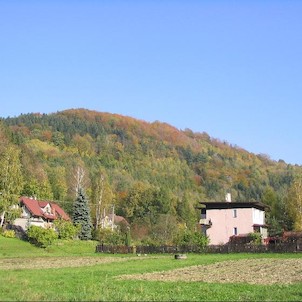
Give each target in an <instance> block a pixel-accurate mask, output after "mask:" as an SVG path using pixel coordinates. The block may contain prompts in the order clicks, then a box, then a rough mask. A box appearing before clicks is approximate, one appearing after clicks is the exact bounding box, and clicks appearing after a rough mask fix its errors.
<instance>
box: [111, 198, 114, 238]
mask: <svg viewBox="0 0 302 302" xmlns="http://www.w3.org/2000/svg"><path fill="white" fill-rule="evenodd" d="M111 223H112V224H111V230H112V232H113V227H114V204H113V205H112V219H111Z"/></svg>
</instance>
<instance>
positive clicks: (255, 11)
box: [0, 0, 302, 164]
mask: <svg viewBox="0 0 302 302" xmlns="http://www.w3.org/2000/svg"><path fill="white" fill-rule="evenodd" d="M301 16H302V1H285V0H284V1H269V0H266V1H263V0H261V1H260V0H259V1H257V0H253V1H231V0H229V1H219V0H217V1H213V0H212V1H210V0H208V1H207V0H204V1H202V0H200V1H197V0H196V1H193V0H186V1H176V0H175V1H172V0H170V1H169V0H162V1H159V0H153V1H148V0H146V1H138V0H137V1H134V0H133V1H127V0H124V1H117V0H111V1H109V0H107V1H105V0H104V1H101V0H99V1H96V0H94V1H92V0H86V1H75V0H74V1H71V0H70V1H67V0H66V1H64V0H62V1H58V0H52V1H50V0H44V1H33V0H28V1H21V0H20V1H16V0H10V1H8V0H7V1H5V0H0V37H1V39H0V62H1V65H0V101H1V109H0V116H1V117H8V116H18V115H20V114H21V113H30V112H40V113H52V112H57V111H61V110H64V109H69V108H87V109H91V110H97V111H101V112H111V113H119V114H122V115H127V116H132V117H135V118H139V119H142V120H146V121H149V122H153V121H155V120H159V121H162V122H167V123H169V124H171V125H173V126H175V127H177V128H179V129H185V128H189V129H192V130H193V131H195V132H203V131H205V132H207V133H208V134H209V135H210V136H212V137H215V138H219V139H221V140H225V141H227V142H229V143H231V144H234V145H238V146H240V147H242V148H244V149H246V150H248V151H250V152H253V153H256V154H259V153H263V154H267V155H269V156H270V157H271V158H272V159H273V160H279V159H283V160H285V161H286V162H287V163H292V164H302V153H301V150H302V140H301V130H302V119H301V112H302V98H301V97H302V91H301V90H302V35H301V33H302V18H301Z"/></svg>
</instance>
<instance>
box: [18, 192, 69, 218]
mask: <svg viewBox="0 0 302 302" xmlns="http://www.w3.org/2000/svg"><path fill="white" fill-rule="evenodd" d="M20 204H23V205H24V206H26V208H27V209H28V211H29V212H30V213H31V214H32V215H33V216H36V217H42V218H46V219H51V220H55V219H59V218H62V219H64V220H70V218H69V216H68V215H67V214H66V213H65V211H64V210H63V209H62V208H61V207H60V206H59V205H57V204H56V203H54V202H50V201H41V200H36V199H33V198H28V197H24V196H22V197H20ZM47 205H49V206H50V208H51V212H50V213H46V212H44V211H43V209H44V208H45V207H46V206H47Z"/></svg>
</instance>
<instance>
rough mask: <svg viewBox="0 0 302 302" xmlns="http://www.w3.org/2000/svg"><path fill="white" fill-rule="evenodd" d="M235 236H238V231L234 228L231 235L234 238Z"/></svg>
mask: <svg viewBox="0 0 302 302" xmlns="http://www.w3.org/2000/svg"><path fill="white" fill-rule="evenodd" d="M237 234H238V230H237V228H234V229H233V235H235V236H236V235H237Z"/></svg>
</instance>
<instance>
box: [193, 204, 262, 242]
mask: <svg viewBox="0 0 302 302" xmlns="http://www.w3.org/2000/svg"><path fill="white" fill-rule="evenodd" d="M200 204H201V205H200V207H199V209H200V211H201V216H200V221H199V224H200V226H201V231H202V233H203V234H205V235H206V236H208V237H209V239H210V244H225V243H227V242H229V240H230V237H231V236H234V235H235V236H239V235H247V234H249V233H253V232H258V233H260V234H261V235H262V239H265V238H267V226H266V224H265V209H266V206H265V205H264V204H262V203H260V202H230V201H223V202H201V203H200Z"/></svg>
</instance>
